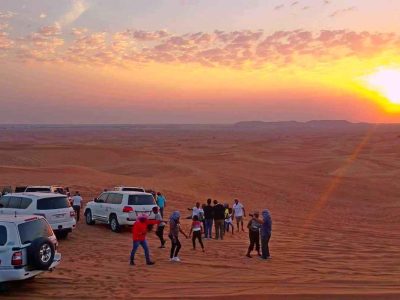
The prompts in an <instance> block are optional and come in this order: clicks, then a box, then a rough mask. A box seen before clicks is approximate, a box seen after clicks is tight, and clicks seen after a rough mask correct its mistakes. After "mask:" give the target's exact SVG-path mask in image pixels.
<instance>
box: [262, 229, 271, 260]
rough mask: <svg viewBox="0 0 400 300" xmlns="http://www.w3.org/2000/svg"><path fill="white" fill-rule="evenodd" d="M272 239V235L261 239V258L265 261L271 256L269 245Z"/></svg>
mask: <svg viewBox="0 0 400 300" xmlns="http://www.w3.org/2000/svg"><path fill="white" fill-rule="evenodd" d="M270 239H271V234H269V235H267V236H263V237H261V252H262V255H261V257H262V258H264V259H266V258H268V257H270V256H271V255H270V253H269V245H268V244H269V240H270Z"/></svg>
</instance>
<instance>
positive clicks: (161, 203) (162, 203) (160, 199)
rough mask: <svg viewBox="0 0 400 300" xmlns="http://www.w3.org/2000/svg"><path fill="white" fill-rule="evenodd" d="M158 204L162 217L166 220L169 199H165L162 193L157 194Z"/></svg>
mask: <svg viewBox="0 0 400 300" xmlns="http://www.w3.org/2000/svg"><path fill="white" fill-rule="evenodd" d="M156 202H157V205H158V207H159V208H160V214H161V217H163V218H164V208H165V206H166V204H167V199H165V197H164V195H162V194H161V193H160V192H157V198H156Z"/></svg>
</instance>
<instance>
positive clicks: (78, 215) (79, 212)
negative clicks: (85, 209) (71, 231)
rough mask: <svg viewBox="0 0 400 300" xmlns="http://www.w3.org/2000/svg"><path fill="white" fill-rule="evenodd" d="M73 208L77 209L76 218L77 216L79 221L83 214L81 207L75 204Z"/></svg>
mask: <svg viewBox="0 0 400 300" xmlns="http://www.w3.org/2000/svg"><path fill="white" fill-rule="evenodd" d="M72 208H73V209H74V211H75V218H76V220H77V221H79V217H80V215H81V207H80V205H73V206H72Z"/></svg>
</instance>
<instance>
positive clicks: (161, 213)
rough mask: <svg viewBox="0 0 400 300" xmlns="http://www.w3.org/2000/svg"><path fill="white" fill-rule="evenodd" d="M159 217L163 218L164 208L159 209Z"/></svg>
mask: <svg viewBox="0 0 400 300" xmlns="http://www.w3.org/2000/svg"><path fill="white" fill-rule="evenodd" d="M160 215H161V217H163V218H164V207H160Z"/></svg>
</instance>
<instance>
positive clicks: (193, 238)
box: [192, 230, 204, 249]
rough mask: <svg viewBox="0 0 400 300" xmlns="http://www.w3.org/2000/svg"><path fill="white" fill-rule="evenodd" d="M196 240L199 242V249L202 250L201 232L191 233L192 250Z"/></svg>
mask: <svg viewBox="0 0 400 300" xmlns="http://www.w3.org/2000/svg"><path fill="white" fill-rule="evenodd" d="M196 239H198V240H199V243H200V246H201V249H204V245H203V241H202V240H201V231H200V230H198V231H193V236H192V243H193V249H195V248H196Z"/></svg>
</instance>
